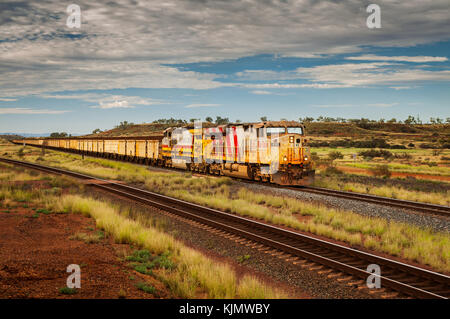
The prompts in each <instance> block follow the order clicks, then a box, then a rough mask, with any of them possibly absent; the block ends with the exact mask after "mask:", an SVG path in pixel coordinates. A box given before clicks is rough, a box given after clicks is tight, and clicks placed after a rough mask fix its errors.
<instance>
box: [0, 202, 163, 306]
mask: <svg viewBox="0 0 450 319" xmlns="http://www.w3.org/2000/svg"><path fill="white" fill-rule="evenodd" d="M22 204H23V203H22ZM6 211H7V210H6V209H4V208H3V209H2V210H0V298H118V297H119V292H120V291H122V292H121V294H125V296H126V298H171V294H170V292H169V291H168V290H167V288H165V286H164V285H163V284H162V283H161V282H159V281H157V280H155V279H154V278H153V277H150V276H145V275H142V274H140V273H137V272H136V271H134V270H132V269H131V268H129V267H128V266H127V264H126V262H124V261H122V260H121V259H120V258H119V256H118V252H122V253H126V254H129V253H130V252H131V249H130V248H129V246H128V245H122V244H116V243H114V241H113V239H112V238H106V239H102V240H100V242H99V243H93V244H87V243H85V242H83V241H79V240H71V239H69V237H70V236H72V235H74V234H76V233H79V232H83V233H95V232H96V231H97V230H96V229H95V221H94V220H93V219H92V218H87V217H84V216H81V215H74V214H50V215H45V214H39V217H37V218H33V217H31V216H32V215H33V214H34V213H35V212H34V211H33V210H31V208H14V209H9V212H6ZM89 229H94V230H93V231H92V230H91V231H90V230H89ZM70 264H78V265H80V267H81V288H80V289H77V293H76V294H74V295H66V294H61V293H60V292H59V289H60V288H62V287H65V286H66V280H67V277H68V276H69V275H70V274H69V273H67V272H66V267H67V266H68V265H70ZM130 276H134V277H135V280H131V279H130ZM137 282H146V283H147V285H149V284H151V285H153V286H154V287H155V288H156V291H157V293H156V297H155V296H154V295H151V294H148V293H145V292H143V291H141V290H139V289H137V288H136V286H135V284H136V283H137Z"/></svg>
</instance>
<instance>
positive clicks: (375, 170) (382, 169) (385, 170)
mask: <svg viewBox="0 0 450 319" xmlns="http://www.w3.org/2000/svg"><path fill="white" fill-rule="evenodd" d="M370 170H371V171H372V174H373V175H374V176H376V177H385V178H389V177H391V171H390V170H389V166H388V165H386V164H384V165H377V166H375V167H372V168H371V169H370Z"/></svg>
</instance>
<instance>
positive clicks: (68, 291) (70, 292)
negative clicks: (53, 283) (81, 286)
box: [59, 287, 77, 295]
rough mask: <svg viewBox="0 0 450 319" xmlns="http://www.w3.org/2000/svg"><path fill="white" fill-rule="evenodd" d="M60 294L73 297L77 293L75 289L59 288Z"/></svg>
mask: <svg viewBox="0 0 450 319" xmlns="http://www.w3.org/2000/svg"><path fill="white" fill-rule="evenodd" d="M59 293H60V294H64V295H73V294H76V293H77V290H76V289H75V288H69V287H63V288H59Z"/></svg>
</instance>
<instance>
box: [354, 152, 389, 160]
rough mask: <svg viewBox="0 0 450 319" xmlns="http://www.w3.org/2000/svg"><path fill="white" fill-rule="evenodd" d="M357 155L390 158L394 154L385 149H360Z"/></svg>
mask: <svg viewBox="0 0 450 319" xmlns="http://www.w3.org/2000/svg"><path fill="white" fill-rule="evenodd" d="M358 155H360V156H362V157H364V158H373V157H383V158H384V159H386V160H387V159H389V158H392V157H393V156H394V155H393V154H392V153H391V152H389V151H386V150H367V151H361V152H359V153H358Z"/></svg>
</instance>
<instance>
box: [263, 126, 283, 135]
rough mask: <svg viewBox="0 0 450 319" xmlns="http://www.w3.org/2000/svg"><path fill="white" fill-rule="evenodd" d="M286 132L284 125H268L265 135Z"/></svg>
mask: <svg viewBox="0 0 450 319" xmlns="http://www.w3.org/2000/svg"><path fill="white" fill-rule="evenodd" d="M284 133H286V129H285V128H284V127H268V128H267V135H270V134H284Z"/></svg>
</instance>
